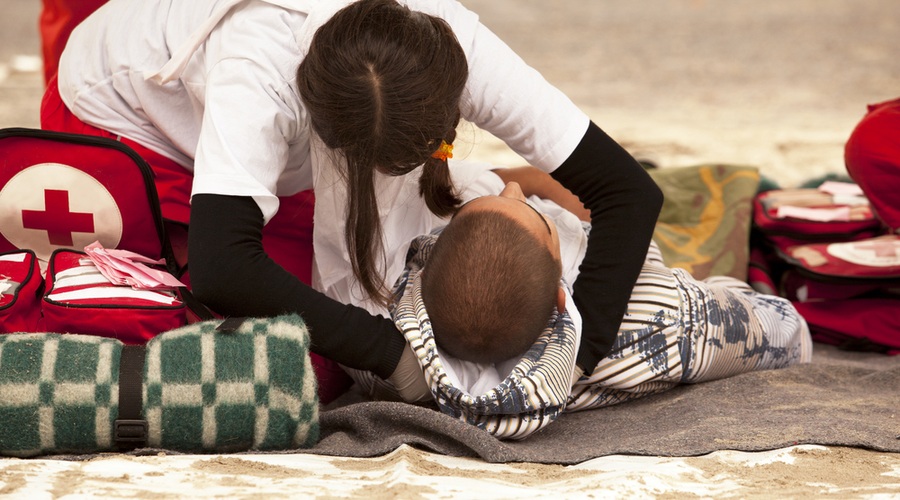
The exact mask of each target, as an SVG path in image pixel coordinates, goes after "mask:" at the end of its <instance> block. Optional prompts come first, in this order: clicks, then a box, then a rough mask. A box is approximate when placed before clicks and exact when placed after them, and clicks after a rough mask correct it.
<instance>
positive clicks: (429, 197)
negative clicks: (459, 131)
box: [419, 130, 462, 217]
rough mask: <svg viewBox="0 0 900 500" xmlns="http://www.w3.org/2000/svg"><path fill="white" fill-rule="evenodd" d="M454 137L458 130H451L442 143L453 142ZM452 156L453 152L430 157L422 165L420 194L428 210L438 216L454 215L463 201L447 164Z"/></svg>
mask: <svg viewBox="0 0 900 500" xmlns="http://www.w3.org/2000/svg"><path fill="white" fill-rule="evenodd" d="M454 139H456V130H451V131H450V133H449V134H447V137H445V138H444V140H443V143H442V144H444V145H449V144H453V140H454ZM451 147H452V146H451ZM452 156H453V155H452V154H443V155H432V156H430V157H428V160H427V161H425V165H423V166H422V176H421V177H419V194H421V195H422V198H423V199H425V204H426V205H427V206H428V210H430V211H431V213H433V214H435V215H437V216H438V217H447V216H450V215H452V214H453V213H454V212H456V209H457V208H458V207H459V204H460V203H462V200H460V198H459V196H458V195H457V194H456V190H455V189H454V188H453V180H452V179H451V178H450V167H449V165H448V164H447V158H448V157H452Z"/></svg>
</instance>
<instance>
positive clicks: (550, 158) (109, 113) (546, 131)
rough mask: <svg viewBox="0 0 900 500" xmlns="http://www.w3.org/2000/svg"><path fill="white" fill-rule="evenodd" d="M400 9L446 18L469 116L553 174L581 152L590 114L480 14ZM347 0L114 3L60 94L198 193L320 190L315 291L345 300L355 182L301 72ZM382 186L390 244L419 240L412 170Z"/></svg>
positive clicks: (75, 56)
mask: <svg viewBox="0 0 900 500" xmlns="http://www.w3.org/2000/svg"><path fill="white" fill-rule="evenodd" d="M399 2H400V3H401V4H404V5H407V6H408V7H409V8H411V9H413V10H417V11H422V12H425V13H427V14H430V15H435V16H438V17H441V18H443V19H444V20H446V21H447V22H448V24H449V25H450V26H451V27H452V29H453V31H454V33H455V34H456V36H457V39H458V40H459V43H460V45H461V46H462V48H463V51H464V52H465V54H466V58H467V61H468V65H469V77H468V80H467V83H466V88H465V90H464V94H463V99H462V104H461V112H462V116H463V118H464V119H466V120H467V121H470V122H472V123H474V124H475V125H477V126H478V127H480V128H482V129H484V130H487V131H488V132H490V133H492V134H493V135H495V136H497V137H498V138H500V139H502V140H504V141H505V142H506V143H507V144H508V145H509V146H510V147H511V148H512V149H513V150H514V151H516V152H517V153H519V154H520V155H521V156H522V157H523V158H524V159H525V161H526V162H528V163H529V164H531V165H534V166H536V167H538V168H541V169H543V170H545V171H547V172H551V171H553V170H554V169H556V168H557V167H558V166H559V165H560V164H561V163H562V162H563V161H564V160H565V159H566V158H567V157H568V156H569V155H570V154H571V153H572V151H573V150H574V149H575V147H576V146H577V145H578V142H579V141H580V140H581V138H582V136H583V135H584V133H585V131H586V130H587V125H588V117H587V116H586V115H585V114H584V113H583V112H581V111H580V110H579V109H578V108H577V107H576V106H575V105H574V104H573V103H572V101H571V100H570V99H569V98H567V97H566V96H565V95H564V94H562V92H560V91H559V90H558V89H556V88H555V87H553V86H552V85H550V84H549V83H548V82H547V81H546V80H545V79H544V78H543V77H542V76H541V75H540V74H539V73H538V72H537V71H535V70H534V69H533V68H531V67H529V66H528V65H527V64H525V62H524V61H522V59H521V58H519V57H518V56H517V55H516V54H515V53H514V52H513V51H512V50H511V49H510V48H509V47H508V46H507V45H506V44H504V43H503V42H502V41H501V40H500V39H499V38H497V37H496V35H494V34H493V33H492V32H491V31H490V30H488V29H487V28H486V27H484V26H483V25H481V24H480V23H479V21H478V17H477V15H475V14H474V13H473V12H471V11H469V10H467V9H466V8H465V7H463V6H462V5H461V4H459V3H458V2H456V1H454V0H399ZM349 3H351V1H349V0H318V1H316V0H207V1H202V0H192V1H173V0H141V1H136V0H111V1H110V2H108V3H107V4H105V5H104V6H103V7H101V8H100V9H99V10H98V11H97V12H95V13H94V14H93V15H91V16H90V17H89V18H88V19H87V20H86V21H85V22H84V23H82V24H81V25H80V26H79V27H78V28H77V29H76V30H75V31H74V32H73V33H72V36H71V38H70V40H69V42H68V45H67V47H66V50H65V51H64V52H63V55H62V57H61V60H60V65H59V88H60V94H61V96H62V99H63V101H64V102H65V103H66V105H67V106H68V107H69V109H71V110H72V112H73V113H74V114H75V115H76V116H77V117H78V118H80V119H81V120H83V121H85V122H87V123H89V124H91V125H94V126H97V127H100V128H103V129H106V130H108V131H110V132H113V133H116V134H119V135H121V136H124V137H127V138H129V139H132V140H134V141H136V142H138V143H140V144H143V145H145V146H146V147H148V148H150V149H152V150H154V151H157V152H159V153H161V154H163V155H165V156H167V157H169V158H172V159H173V160H175V161H176V162H178V163H179V164H181V165H183V166H184V167H185V168H187V169H189V170H193V172H194V181H193V190H192V193H193V194H198V193H210V194H223V195H235V196H252V197H253V198H254V199H255V200H256V202H257V204H258V205H259V207H260V209H261V211H262V213H263V217H264V218H265V220H266V221H268V220H269V219H270V218H271V217H272V216H273V215H274V214H275V212H276V211H277V210H278V199H277V196H284V195H291V194H295V193H297V192H299V191H301V190H304V189H310V188H312V189H314V190H315V192H316V208H315V225H314V234H313V241H314V250H315V254H316V262H315V268H314V279H315V283H314V285H315V286H316V287H317V288H319V289H320V290H322V291H325V292H326V293H327V294H329V295H331V296H333V297H334V298H339V297H338V295H340V294H339V293H337V292H333V291H331V290H332V289H333V288H334V287H336V286H338V285H339V284H340V283H343V282H347V281H348V280H352V270H351V268H350V265H349V254H348V252H347V249H346V245H345V243H344V225H345V215H344V214H345V207H346V194H347V193H346V186H345V184H344V183H343V182H342V181H341V177H340V173H339V172H340V169H339V168H338V166H337V165H335V163H334V161H335V160H334V156H333V155H329V154H327V153H328V152H327V151H326V150H325V149H324V147H323V146H322V145H321V142H320V141H318V140H317V139H316V138H315V137H314V135H313V134H312V133H311V131H310V128H309V125H308V120H307V115H306V111H305V110H304V108H303V105H302V101H301V99H300V96H299V94H298V92H297V91H296V88H295V73H296V71H297V67H298V66H299V64H300V62H301V61H302V58H303V57H304V55H305V53H306V51H307V49H308V47H309V43H310V41H311V39H312V35H313V34H314V33H315V31H316V29H318V27H319V26H321V25H322V24H323V23H324V22H326V21H327V20H328V19H330V17H331V16H332V15H333V14H334V13H335V12H336V11H337V10H339V9H340V8H342V7H344V6H346V5H347V4H349ZM376 182H377V186H378V191H377V192H378V193H379V195H378V196H379V198H378V203H379V213H380V214H381V216H382V220H381V222H382V226H383V233H384V239H385V241H386V242H398V241H403V242H406V243H408V242H409V241H410V240H411V239H412V238H413V237H415V236H418V235H419V234H422V231H421V229H422V227H423V224H425V225H427V224H431V223H432V222H427V220H426V219H430V217H431V216H430V214H429V216H428V217H425V216H424V215H422V214H415V217H410V214H411V212H412V210H411V209H418V207H419V205H418V202H419V201H420V198H419V197H418V195H415V196H401V193H407V192H408V190H409V188H410V183H415V182H417V179H416V175H407V176H404V177H386V176H379V178H378V179H377V181H376ZM415 221H418V222H415ZM422 221H426V222H427V224H426V222H422ZM395 250H396V249H395V248H391V245H388V248H385V252H384V255H387V256H392V257H391V259H392V261H391V262H387V263H386V264H387V266H386V267H385V268H383V269H382V271H383V272H382V275H383V276H388V277H390V276H396V275H398V274H399V270H400V269H402V266H403V262H402V255H401V256H400V258H401V260H400V261H399V262H396V261H395V260H396V258H397V256H396V253H395ZM388 285H390V283H388ZM339 300H342V299H340V298H339ZM342 301H344V302H345V303H346V302H347V300H342Z"/></svg>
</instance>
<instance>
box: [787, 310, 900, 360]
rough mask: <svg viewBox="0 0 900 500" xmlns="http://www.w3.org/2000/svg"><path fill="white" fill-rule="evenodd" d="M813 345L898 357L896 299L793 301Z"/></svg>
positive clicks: (899, 339)
mask: <svg viewBox="0 0 900 500" xmlns="http://www.w3.org/2000/svg"><path fill="white" fill-rule="evenodd" d="M794 307H796V308H797V312H799V313H800V315H801V316H803V317H804V318H805V319H806V322H807V323H808V324H809V329H810V332H811V333H812V338H813V340H815V341H816V342H822V343H824V344H831V345H837V346H841V347H843V348H845V349H848V350H855V351H879V352H884V353H886V354H891V355H898V354H900V315H898V314H897V311H898V310H900V298H860V299H851V300H823V301H815V302H795V303H794Z"/></svg>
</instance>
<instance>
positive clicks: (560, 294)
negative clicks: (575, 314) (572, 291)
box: [556, 287, 566, 314]
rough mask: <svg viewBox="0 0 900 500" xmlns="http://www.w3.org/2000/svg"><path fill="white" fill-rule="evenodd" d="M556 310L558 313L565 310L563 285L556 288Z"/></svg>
mask: <svg viewBox="0 0 900 500" xmlns="http://www.w3.org/2000/svg"><path fill="white" fill-rule="evenodd" d="M556 311H557V312H558V313H559V314H562V313H564V312H566V291H565V290H564V289H563V287H559V288H557V289H556Z"/></svg>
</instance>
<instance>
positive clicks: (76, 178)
mask: <svg viewBox="0 0 900 500" xmlns="http://www.w3.org/2000/svg"><path fill="white" fill-rule="evenodd" d="M122 230H123V223H122V214H121V212H120V211H119V206H118V205H117V204H116V201H115V199H114V198H113V196H112V194H111V193H110V192H109V191H108V190H107V189H106V187H105V186H103V184H101V183H100V181H98V180H97V179H95V178H94V177H92V176H90V175H88V174H87V173H85V172H83V171H81V170H79V169H77V168H75V167H72V166H69V165H63V164H61V163H39V164H36V165H32V166H30V167H27V168H25V169H23V170H22V171H21V172H19V173H17V174H16V175H14V176H13V177H12V178H11V179H10V180H9V182H7V183H6V185H5V186H3V189H0V234H2V235H3V237H4V238H6V240H7V241H9V242H10V243H11V244H12V245H13V246H15V247H16V248H21V249H30V250H33V251H34V253H35V255H37V257H38V258H39V259H41V260H44V261H46V260H47V259H49V258H50V254H52V253H53V251H54V250H56V249H58V248H74V249H76V250H82V249H83V248H84V247H85V246H87V245H90V244H91V243H93V242H95V241H99V242H100V244H102V245H103V246H104V247H106V248H115V247H116V246H118V244H119V241H120V240H121V239H122Z"/></svg>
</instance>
